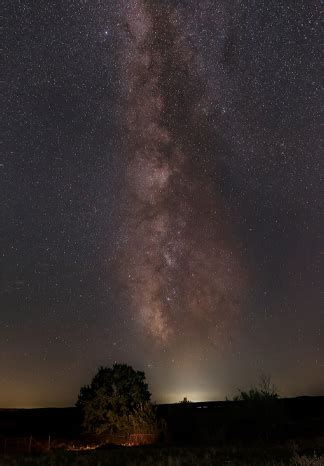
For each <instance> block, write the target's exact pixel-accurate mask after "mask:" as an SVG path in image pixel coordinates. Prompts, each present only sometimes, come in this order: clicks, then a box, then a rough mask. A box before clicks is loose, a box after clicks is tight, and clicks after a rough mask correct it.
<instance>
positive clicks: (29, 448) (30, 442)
mask: <svg viewBox="0 0 324 466" xmlns="http://www.w3.org/2000/svg"><path fill="white" fill-rule="evenodd" d="M32 440H33V437H32V436H30V437H29V445H28V453H31V447H32Z"/></svg>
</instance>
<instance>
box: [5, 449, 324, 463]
mask: <svg viewBox="0 0 324 466" xmlns="http://www.w3.org/2000/svg"><path fill="white" fill-rule="evenodd" d="M0 465H1V466H18V465H19V466H20V465H21V466H34V465H35V466H37V465H39V466H74V465H75V466H182V465H185V466H199V465H201V466H207V465H208V466H211V465H214V466H323V465H324V456H317V455H316V453H315V452H313V453H312V454H311V455H309V456H306V455H301V454H297V453H296V452H294V451H293V450H290V449H287V448H272V449H271V450H268V451H267V450H266V449H264V448H261V447H260V448H254V449H249V448H245V449H237V448H231V449H227V450H226V449H221V450H220V449H217V448H214V447H132V448H127V447H120V448H118V447H116V448H115V449H114V448H112V449H107V450H97V451H83V452H55V453H51V454H47V455H7V456H4V455H3V456H1V455H0Z"/></svg>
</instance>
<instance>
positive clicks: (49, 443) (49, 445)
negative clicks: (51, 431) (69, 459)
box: [48, 435, 51, 451]
mask: <svg viewBox="0 0 324 466" xmlns="http://www.w3.org/2000/svg"><path fill="white" fill-rule="evenodd" d="M50 449H51V436H50V435H49V436H48V451H50Z"/></svg>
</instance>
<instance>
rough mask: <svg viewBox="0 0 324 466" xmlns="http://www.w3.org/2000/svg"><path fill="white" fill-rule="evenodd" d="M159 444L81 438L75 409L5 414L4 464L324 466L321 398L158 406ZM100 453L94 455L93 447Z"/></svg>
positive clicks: (1, 434) (0, 459) (0, 457)
mask: <svg viewBox="0 0 324 466" xmlns="http://www.w3.org/2000/svg"><path fill="white" fill-rule="evenodd" d="M158 414H159V416H160V417H161V418H163V419H164V420H165V425H166V429H165V432H164V433H163V435H162V436H161V438H160V439H159V441H158V442H157V444H155V445H146V446H143V445H141V446H132V447H129V446H123V445H129V444H132V445H134V443H135V444H136V442H137V443H138V444H143V443H150V442H151V441H153V439H152V438H150V437H149V436H148V437H145V436H144V437H139V438H137V440H136V442H133V440H134V438H133V440H132V439H130V437H127V436H126V435H115V436H107V435H102V436H95V435H88V434H82V429H81V424H80V417H79V415H78V411H77V410H76V409H75V408H67V409H35V410H0V465H4V466H12V465H38V464H39V465H52V466H54V465H62V466H64V465H85V466H86V465H90V466H91V465H96V466H99V465H100V466H105V465H107V466H118V465H126V466H127V465H144V466H145V465H156V466H159V465H161V466H162V465H167V466H173V465H174V466H176V465H188V466H189V465H215V466H218V465H237V466H243V465H251V466H257V465H260V466H262V465H268V466H270V465H272V466H275V465H289V466H292V465H296V466H311V465H314V466H319V465H323V466H324V398H323V397H301V398H294V399H279V400H276V401H274V402H272V403H271V404H268V403H266V404H264V403H261V404H255V403H253V404H249V403H246V402H233V401H231V402H208V403H186V404H181V403H180V404H179V403H178V404H173V405H160V406H158ZM96 447H97V449H95V448H96Z"/></svg>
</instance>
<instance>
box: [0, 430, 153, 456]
mask: <svg viewBox="0 0 324 466" xmlns="http://www.w3.org/2000/svg"><path fill="white" fill-rule="evenodd" d="M157 441H158V436H157V435H156V434H151V433H147V434H145V433H138V434H136V433H133V434H122V435H118V434H109V435H89V436H84V437H77V438H59V437H53V436H51V435H48V436H47V437H38V436H33V435H30V436H25V437H0V453H2V454H10V453H24V454H26V453H46V452H50V451H52V450H57V449H63V450H69V451H80V450H92V449H96V448H98V447H104V446H105V445H107V444H115V445H123V446H135V445H152V444H154V443H156V442H157Z"/></svg>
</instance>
